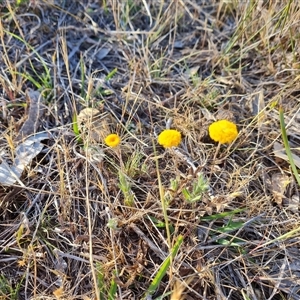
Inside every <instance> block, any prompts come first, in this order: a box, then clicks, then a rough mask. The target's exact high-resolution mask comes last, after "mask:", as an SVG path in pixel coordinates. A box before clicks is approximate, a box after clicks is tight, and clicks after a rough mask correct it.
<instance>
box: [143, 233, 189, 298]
mask: <svg viewBox="0 0 300 300" xmlns="http://www.w3.org/2000/svg"><path fill="white" fill-rule="evenodd" d="M182 242H183V236H181V235H180V236H179V237H178V239H177V241H176V243H175V245H174V247H173V248H172V249H171V254H170V255H169V256H168V257H167V258H166V259H165V261H164V262H163V264H162V265H161V267H160V269H159V270H158V272H157V274H156V275H155V277H154V278H153V280H152V282H151V284H150V286H149V288H148V290H147V292H146V296H145V298H146V297H147V296H148V295H152V294H153V293H154V292H155V291H156V290H157V288H158V286H159V284H160V282H161V280H162V279H163V277H164V276H165V275H166V273H167V270H168V268H169V266H170V264H171V259H173V258H174V257H175V255H176V254H177V252H178V250H179V247H180V245H181V244H182Z"/></svg>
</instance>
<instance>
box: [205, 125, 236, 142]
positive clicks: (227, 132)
mask: <svg viewBox="0 0 300 300" xmlns="http://www.w3.org/2000/svg"><path fill="white" fill-rule="evenodd" d="M208 132H209V136H210V138H211V139H212V140H214V141H215V142H219V143H220V144H226V143H231V142H232V141H233V140H234V139H235V138H236V137H237V135H238V130H237V127H236V125H235V124H234V123H232V122H230V121H228V120H220V121H216V122H214V123H212V124H211V125H210V126H209V128H208Z"/></svg>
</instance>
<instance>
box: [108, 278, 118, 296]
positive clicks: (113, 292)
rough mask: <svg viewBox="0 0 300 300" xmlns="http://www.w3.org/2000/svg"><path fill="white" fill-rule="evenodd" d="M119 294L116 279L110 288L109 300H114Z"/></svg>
mask: <svg viewBox="0 0 300 300" xmlns="http://www.w3.org/2000/svg"><path fill="white" fill-rule="evenodd" d="M116 293H117V284H116V282H115V280H114V279H112V281H111V283H110V288H109V292H108V300H114V299H115V296H116Z"/></svg>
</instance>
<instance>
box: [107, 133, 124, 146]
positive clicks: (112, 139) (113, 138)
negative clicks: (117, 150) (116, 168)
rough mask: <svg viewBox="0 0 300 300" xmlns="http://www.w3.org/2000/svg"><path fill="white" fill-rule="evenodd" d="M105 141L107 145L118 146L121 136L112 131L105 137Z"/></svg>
mask: <svg viewBox="0 0 300 300" xmlns="http://www.w3.org/2000/svg"><path fill="white" fill-rule="evenodd" d="M104 142H105V144H106V145H107V146H109V147H112V148H113V147H117V146H118V145H119V144H120V142H121V139H120V137H119V136H118V135H117V134H115V133H112V134H109V135H108V136H107V137H106V138H105V139H104Z"/></svg>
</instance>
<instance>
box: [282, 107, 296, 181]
mask: <svg viewBox="0 0 300 300" xmlns="http://www.w3.org/2000/svg"><path fill="white" fill-rule="evenodd" d="M279 119H280V128H281V134H282V140H283V143H284V147H285V151H286V154H287V156H288V159H289V162H290V165H291V168H292V171H293V173H294V176H295V178H296V180H297V182H298V185H299V186H300V177H299V173H298V171H297V167H296V165H295V162H294V159H293V155H292V152H291V148H290V145H289V141H288V138H287V134H286V128H285V123H284V116H283V109H282V107H281V108H280V109H279Z"/></svg>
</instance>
